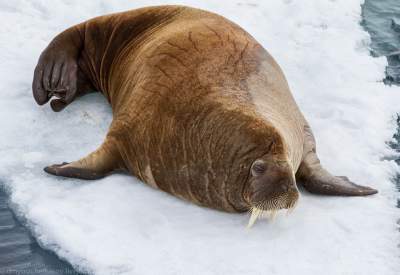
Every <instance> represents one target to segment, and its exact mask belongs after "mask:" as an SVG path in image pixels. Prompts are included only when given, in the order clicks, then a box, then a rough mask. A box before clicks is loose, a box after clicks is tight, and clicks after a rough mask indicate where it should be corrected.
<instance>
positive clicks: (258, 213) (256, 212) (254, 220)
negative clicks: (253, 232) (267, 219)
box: [247, 208, 263, 228]
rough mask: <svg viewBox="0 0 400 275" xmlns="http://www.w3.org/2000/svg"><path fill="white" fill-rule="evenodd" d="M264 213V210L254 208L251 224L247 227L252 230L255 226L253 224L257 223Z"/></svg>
mask: <svg viewBox="0 0 400 275" xmlns="http://www.w3.org/2000/svg"><path fill="white" fill-rule="evenodd" d="M262 212H263V210H261V209H258V208H253V209H252V210H251V216H250V220H249V224H248V225H247V228H251V227H252V226H253V224H254V223H255V222H256V220H257V219H258V217H259V216H260V214H261V213H262Z"/></svg>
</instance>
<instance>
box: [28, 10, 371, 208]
mask: <svg viewBox="0 0 400 275" xmlns="http://www.w3.org/2000/svg"><path fill="white" fill-rule="evenodd" d="M32 88H33V95H34V98H35V100H36V101H37V103H38V104H40V105H42V104H45V103H46V102H48V101H49V100H50V98H51V97H52V96H55V97H56V98H55V99H52V101H51V102H50V104H51V107H52V108H53V110H54V111H60V110H62V109H63V108H64V107H65V106H67V105H68V104H70V103H71V102H72V101H73V100H74V99H75V98H77V97H78V96H80V95H83V94H85V93H87V92H89V91H93V90H97V91H100V92H101V93H102V94H103V95H104V96H105V97H106V98H107V100H108V101H109V102H110V104H111V106H112V110H113V122H112V124H111V126H110V130H109V132H108V134H107V137H106V139H105V141H104V143H103V144H102V146H101V147H100V148H99V149H97V150H96V151H95V152H93V153H91V154H89V155H88V156H87V157H85V158H82V159H80V160H78V161H74V162H71V163H69V164H68V163H63V164H60V165H52V166H49V167H46V168H45V171H46V172H48V173H51V174H54V175H57V176H65V177H74V178H82V179H98V178H102V177H104V176H106V175H108V174H110V173H112V172H113V171H115V170H127V171H129V172H130V173H132V174H133V175H134V176H136V177H138V178H139V179H141V180H142V181H144V182H146V183H148V184H149V185H151V186H153V187H155V188H159V189H161V190H164V191H166V192H168V193H171V194H173V195H175V196H177V197H180V198H184V199H186V200H189V201H191V202H194V203H196V204H199V205H203V206H207V207H211V208H215V209H220V210H224V211H230V212H235V211H246V210H248V209H249V208H250V207H252V206H257V205H260V204H262V203H263V202H267V201H268V200H270V199H272V198H280V200H282V204H281V206H280V208H289V207H291V206H292V205H293V203H294V202H295V201H296V200H297V198H298V191H297V187H296V180H298V181H299V182H302V183H303V185H304V187H305V188H306V189H307V190H309V191H310V192H313V193H319V194H328V195H345V196H359V195H370V194H374V193H376V192H377V191H376V190H374V189H372V188H368V187H362V186H359V185H355V184H353V183H352V182H350V181H349V180H348V179H347V178H346V177H334V176H332V175H331V174H329V173H328V172H327V171H326V170H325V169H323V168H322V167H321V165H320V163H319V160H318V157H317V155H316V151H315V141H314V138H313V135H312V132H311V129H310V127H309V126H308V124H307V122H306V120H305V119H304V117H303V116H302V114H301V112H300V111H299V109H298V107H297V105H296V103H295V102H294V99H293V97H292V96H291V93H290V90H289V87H288V85H287V82H286V79H285V77H284V75H283V73H282V71H281V69H280V68H279V66H278V65H277V63H276V62H275V61H274V60H273V58H272V57H271V56H270V55H269V54H268V53H267V52H266V50H264V49H263V47H262V46H261V45H260V44H259V43H258V42H257V41H255V39H254V38H253V37H251V36H250V35H249V34H248V33H247V32H245V31H244V30H243V29H241V28H240V27H239V26H237V25H235V24H234V23H232V22H230V21H228V20H227V19H225V18H223V17H221V16H218V15H216V14H213V13H209V12H206V11H201V10H198V9H193V8H189V7H183V6H158V7H148V8H143V9H137V10H132V11H128V12H123V13H117V14H112V15H106V16H101V17H97V18H94V19H91V20H89V21H86V22H84V23H81V24H79V25H76V26H73V27H71V28H69V29H67V30H66V31H64V32H62V33H61V34H59V35H58V36H57V37H56V38H54V40H53V41H52V42H51V43H50V44H49V46H48V47H47V48H46V49H45V50H44V52H43V53H42V55H41V56H40V59H39V62H38V65H37V67H36V69H35V74H34V80H33V85H32Z"/></svg>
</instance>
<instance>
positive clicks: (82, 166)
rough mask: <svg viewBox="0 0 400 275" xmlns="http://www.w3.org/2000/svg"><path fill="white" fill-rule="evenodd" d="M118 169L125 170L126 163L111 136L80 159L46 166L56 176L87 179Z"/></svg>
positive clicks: (46, 170)
mask: <svg viewBox="0 0 400 275" xmlns="http://www.w3.org/2000/svg"><path fill="white" fill-rule="evenodd" d="M116 170H124V164H123V161H122V158H121V155H120V153H119V151H118V148H117V146H116V142H115V141H114V140H113V139H112V138H109V137H108V138H106V140H105V141H104V143H103V144H102V145H101V146H100V147H99V148H98V149H97V150H95V151H94V152H92V153H90V154H89V155H87V156H86V157H84V158H81V159H80V160H77V161H73V162H71V163H67V162H64V163H62V164H54V165H51V166H47V167H45V168H44V171H45V172H47V173H49V174H52V175H55V176H62V177H68V178H78V179H85V180H95V179H100V178H103V177H105V176H107V175H109V174H111V173H112V172H114V171H116Z"/></svg>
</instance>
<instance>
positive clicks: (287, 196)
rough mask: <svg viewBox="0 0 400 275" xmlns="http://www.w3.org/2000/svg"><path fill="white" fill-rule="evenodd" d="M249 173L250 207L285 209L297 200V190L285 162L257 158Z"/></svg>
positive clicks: (248, 197) (248, 192) (290, 171)
mask: <svg viewBox="0 0 400 275" xmlns="http://www.w3.org/2000/svg"><path fill="white" fill-rule="evenodd" d="M250 174H251V175H250V179H249V182H248V190H247V199H248V202H249V204H250V206H251V207H257V208H260V209H264V210H270V209H271V210H272V209H276V210H278V209H283V208H286V209H287V208H291V206H292V205H294V203H295V202H296V201H297V199H298V193H299V192H298V190H297V186H296V181H295V178H294V175H293V172H292V170H291V168H290V166H289V165H288V164H287V163H282V162H279V163H278V162H274V161H272V162H267V161H264V160H262V159H258V160H256V161H255V162H254V163H253V165H252V166H251V171H250Z"/></svg>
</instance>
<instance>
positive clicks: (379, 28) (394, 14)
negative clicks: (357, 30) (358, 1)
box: [361, 0, 400, 84]
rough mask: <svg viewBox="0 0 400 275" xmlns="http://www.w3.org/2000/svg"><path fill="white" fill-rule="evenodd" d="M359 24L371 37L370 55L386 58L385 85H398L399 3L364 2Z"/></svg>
mask: <svg viewBox="0 0 400 275" xmlns="http://www.w3.org/2000/svg"><path fill="white" fill-rule="evenodd" d="M362 16H363V19H362V22H361V24H362V25H363V26H364V28H365V29H366V30H367V31H368V33H369V34H370V36H371V42H372V43H371V55H372V56H376V57H379V56H386V57H387V59H388V66H387V67H386V78H385V79H384V81H385V83H387V84H400V1H398V0H365V3H364V5H363V9H362Z"/></svg>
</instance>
